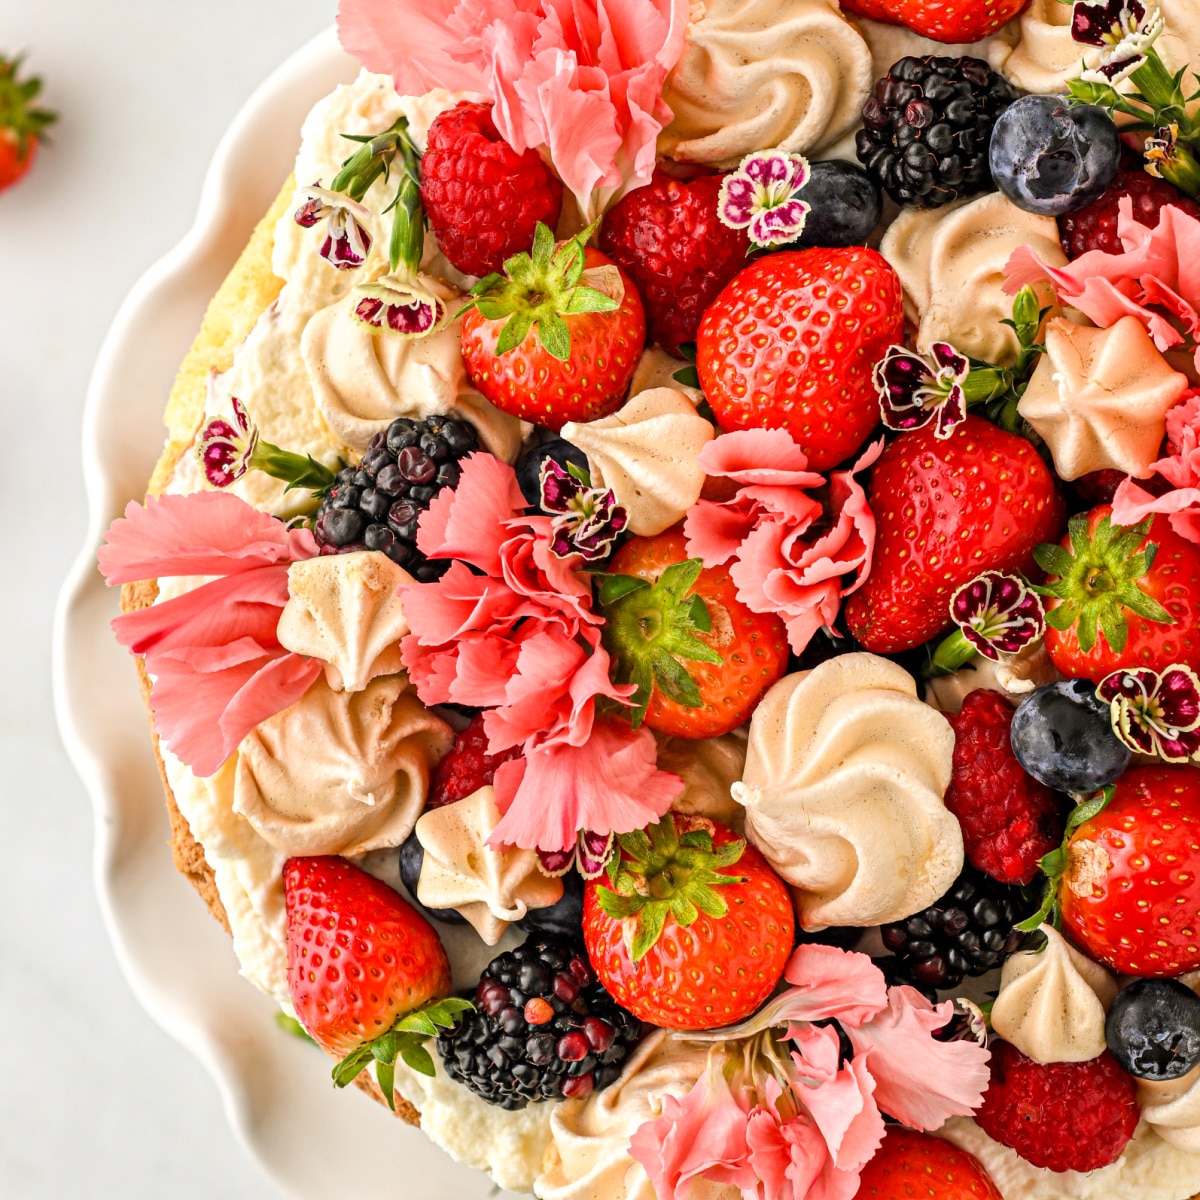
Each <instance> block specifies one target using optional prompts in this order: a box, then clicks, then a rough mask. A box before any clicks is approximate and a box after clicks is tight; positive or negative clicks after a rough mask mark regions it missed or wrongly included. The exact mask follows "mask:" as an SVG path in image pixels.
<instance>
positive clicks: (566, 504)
mask: <svg viewBox="0 0 1200 1200" xmlns="http://www.w3.org/2000/svg"><path fill="white" fill-rule="evenodd" d="M578 470H579V468H577V467H574V468H573V469H572V468H571V467H569V468H567V469H566V470H564V469H563V468H562V467H560V466H559V465H558V463H556V462H555V461H554V459H552V458H548V459H546V461H545V462H544V463H542V473H541V477H540V479H539V487H540V489H541V501H542V509H543V510H544V511H545V512H548V513H553V514H554V518H553V520H552V521H551V524H550V529H551V533H552V535H553V536H552V539H551V542H550V549H551V551H552V552H553V553H555V554H557V555H558V556H559V558H569V557H570V556H571V555H572V554H577V555H579V557H580V558H581V559H583V561H584V562H600V561H601V560H603V559H605V558H607V557H608V556H609V554H610V553H611V551H612V547H613V542H615V541H616V539H617V537H618V536H619V535H620V533H621V531H622V530H623V529H624V528H625V526H626V525H628V524H629V514H628V513H627V512H626V511H625V510H624V509H623V508H622V507H621V506H620V505H619V504H618V503H617V498H616V496H615V495H613V491H612V489H611V488H594V487H592V486H591V480H590V479H589V478H587V477H586V475H587V473H586V472H583V473H582V476H583V477H581V476H580V475H577V474H576V471H578Z"/></svg>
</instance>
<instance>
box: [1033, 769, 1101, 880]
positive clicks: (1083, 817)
mask: <svg viewBox="0 0 1200 1200" xmlns="http://www.w3.org/2000/svg"><path fill="white" fill-rule="evenodd" d="M1116 794H1117V789H1116V787H1114V786H1113V784H1111V783H1110V784H1109V785H1108V786H1107V787H1104V788H1101V789H1100V791H1098V792H1097V793H1096V794H1095V795H1094V796H1090V797H1089V798H1088V799H1087V800H1082V801H1080V803H1078V804H1077V805H1075V807H1074V808H1073V809H1072V810H1071V814H1070V816H1068V817H1067V825H1066V830H1065V832H1064V834H1063V841H1064V843H1065V841H1066V840H1067V839H1068V838H1069V837H1070V836H1071V834H1073V833H1074V832H1075V831H1076V830H1077V829H1078V828H1079V827H1080V825H1084V824H1086V823H1087V822H1088V821H1090V820H1091V819H1092V818H1093V817H1098V816H1099V815H1100V814H1101V813H1102V812H1103V811H1104V810H1105V809H1106V808H1107V807H1108V806H1109V805H1110V804H1111V803H1112V799H1113V797H1114V796H1115V795H1116ZM1051 854H1059V855H1061V856H1062V861H1061V863H1059V864H1057V867H1058V869H1057V872H1056V873H1057V874H1059V875H1061V874H1062V872H1063V871H1064V870H1065V869H1066V851H1065V850H1062V849H1060V850H1056V851H1051ZM1051 854H1048V855H1046V858H1050V857H1051ZM1043 861H1045V860H1044V859H1043ZM1046 873H1047V874H1049V873H1050V872H1049V871H1047V872H1046Z"/></svg>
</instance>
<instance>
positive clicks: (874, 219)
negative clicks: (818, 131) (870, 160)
mask: <svg viewBox="0 0 1200 1200" xmlns="http://www.w3.org/2000/svg"><path fill="white" fill-rule="evenodd" d="M811 167H812V174H811V175H810V177H809V180H808V183H806V184H805V185H804V189H803V191H802V192H801V193H800V199H801V200H803V201H804V202H805V203H806V204H809V205H811V208H810V210H809V213H808V219H807V220H806V221H805V223H804V232H803V233H802V234H801V235H800V236H799V238H797V239H796V242H795V243H794V245H795V247H796V249H803V248H804V247H806V246H859V245H862V243H863V242H865V241H866V240H867V238H868V237H870V236H871V231H872V230H873V229H874V228H875V226H876V225H878V224H879V219H880V217H881V216H882V215H883V197H882V196H881V194H880V191H879V188H878V187H877V186H876V184H875V182H874V181H873V180H872V179H871V177H870V175H868V174H867V173H866V171H864V170H863V169H862V167H860V166H857V165H855V164H854V163H849V162H843V161H841V160H840V159H831V160H829V161H828V162H815V163H812V164H811Z"/></svg>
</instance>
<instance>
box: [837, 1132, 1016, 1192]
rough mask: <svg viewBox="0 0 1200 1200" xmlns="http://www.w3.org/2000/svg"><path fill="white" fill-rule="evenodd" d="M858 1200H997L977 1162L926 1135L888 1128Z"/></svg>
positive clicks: (866, 1172)
mask: <svg viewBox="0 0 1200 1200" xmlns="http://www.w3.org/2000/svg"><path fill="white" fill-rule="evenodd" d="M855 1197H856V1200H1001V1198H1000V1191H999V1189H998V1188H997V1187H996V1185H995V1184H994V1183H993V1182H992V1179H991V1176H990V1175H988V1173H987V1172H986V1171H985V1170H984V1169H983V1167H982V1165H981V1164H980V1162H979V1160H978V1159H977V1158H975V1157H974V1156H973V1155H970V1154H968V1153H967V1152H966V1151H965V1150H960V1149H959V1148H958V1147H957V1146H952V1145H951V1144H950V1143H949V1142H946V1141H943V1140H942V1139H941V1138H935V1137H931V1136H930V1135H929V1134H928V1133H917V1132H916V1131H915V1130H913V1129H905V1128H904V1127H903V1126H901V1125H889V1126H888V1128H887V1133H886V1134H885V1135H884V1138H883V1144H882V1145H881V1146H880V1147H879V1149H878V1150H877V1151H876V1152H875V1156H874V1157H873V1158H872V1159H871V1161H870V1162H868V1163H867V1165H866V1166H865V1167H864V1168H863V1171H862V1175H861V1176H860V1178H859V1184H858V1191H857V1192H855Z"/></svg>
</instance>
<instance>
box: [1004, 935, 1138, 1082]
mask: <svg viewBox="0 0 1200 1200" xmlns="http://www.w3.org/2000/svg"><path fill="white" fill-rule="evenodd" d="M1041 933H1043V934H1044V935H1045V937H1046V945H1045V947H1044V948H1043V949H1042V950H1041V951H1039V952H1037V953H1034V952H1033V951H1030V950H1019V951H1018V952H1017V953H1016V954H1013V955H1011V956H1010V957H1009V958H1008V959H1006V960H1005V963H1004V970H1003V972H1002V973H1001V976H1000V994H999V995H998V996H997V997H996V1001H995V1003H994V1004H993V1006H992V1017H991V1020H992V1028H993V1029H994V1030H995V1031H996V1032H997V1033H998V1034H999V1035H1000V1036H1001V1037H1002V1038H1004V1040H1005V1041H1006V1042H1011V1043H1012V1044H1013V1045H1014V1046H1016V1048H1017V1049H1018V1050H1020V1051H1021V1053H1022V1054H1024V1055H1025V1056H1026V1057H1028V1058H1032V1059H1033V1060H1034V1061H1035V1062H1040V1063H1056V1062H1086V1061H1087V1060H1088V1059H1091V1058H1095V1057H1096V1056H1097V1055H1098V1054H1103V1053H1104V1050H1105V1046H1106V1044H1107V1043H1106V1042H1105V1040H1104V1018H1105V1016H1106V1014H1107V1012H1108V1008H1109V1005H1111V1004H1112V1002H1113V1000H1114V999H1115V998H1116V995H1117V981H1116V979H1114V978H1113V976H1112V975H1110V974H1109V973H1108V972H1107V971H1106V970H1105V969H1104V968H1103V967H1102V966H1101V965H1100V964H1099V963H1095V962H1092V960H1091V959H1090V958H1088V957H1087V956H1086V955H1084V954H1080V953H1079V951H1078V950H1076V949H1075V947H1074V946H1072V945H1071V944H1070V943H1069V942H1068V941H1067V940H1066V938H1064V937H1063V935H1062V934H1061V933H1059V932H1058V930H1057V929H1055V928H1054V927H1053V926H1051V925H1043V926H1042V927H1041Z"/></svg>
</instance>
